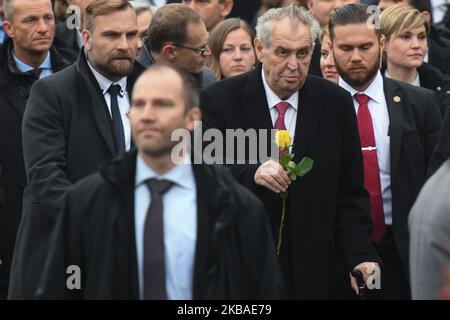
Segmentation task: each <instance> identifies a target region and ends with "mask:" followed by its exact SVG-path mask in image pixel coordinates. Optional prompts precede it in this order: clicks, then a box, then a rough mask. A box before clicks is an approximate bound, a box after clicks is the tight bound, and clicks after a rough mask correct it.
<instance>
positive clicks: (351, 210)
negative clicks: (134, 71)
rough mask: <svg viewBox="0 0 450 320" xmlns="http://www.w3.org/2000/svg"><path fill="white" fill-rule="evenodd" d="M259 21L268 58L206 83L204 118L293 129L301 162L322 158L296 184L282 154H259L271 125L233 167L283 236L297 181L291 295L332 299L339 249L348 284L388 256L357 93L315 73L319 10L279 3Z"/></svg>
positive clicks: (223, 127) (286, 265)
mask: <svg viewBox="0 0 450 320" xmlns="http://www.w3.org/2000/svg"><path fill="white" fill-rule="evenodd" d="M256 29H257V40H256V42H255V47H256V52H257V56H258V59H259V61H260V62H261V64H260V65H259V66H257V67H256V68H255V69H254V70H253V71H251V72H250V73H247V74H244V75H241V76H237V77H233V78H230V79H226V80H223V81H220V82H218V83H217V84H214V85H211V86H209V87H208V88H206V89H205V90H204V91H203V93H202V96H201V106H202V111H203V115H204V120H205V124H204V127H207V128H216V129H219V130H220V131H221V132H223V133H226V131H227V129H235V130H239V129H242V130H244V131H246V130H248V129H256V130H261V131H259V132H260V133H264V132H265V133H267V130H271V129H274V128H275V129H287V130H288V131H289V132H290V134H291V136H292V137H293V144H294V145H293V147H292V152H293V153H294V154H295V158H294V161H295V162H296V163H297V162H299V161H300V159H301V158H302V157H303V156H309V157H310V158H312V159H313V160H314V168H313V170H312V171H311V172H310V173H308V175H307V176H305V177H303V178H301V179H300V180H297V181H295V182H292V183H290V180H289V178H288V176H287V174H286V172H284V170H283V169H282V167H281V166H280V165H279V163H278V162H276V161H274V160H268V161H266V160H264V159H262V158H261V157H258V158H257V159H252V157H251V155H249V150H250V149H251V147H252V146H255V145H256V146H258V147H259V151H261V148H262V146H265V145H267V144H269V145H270V134H268V135H267V136H266V137H263V135H260V137H259V139H258V141H257V143H253V142H251V141H249V140H250V139H246V141H245V142H244V143H245V150H247V154H246V158H245V159H244V160H246V161H245V164H236V163H237V161H236V162H235V164H234V165H232V166H231V167H232V171H233V173H234V175H235V176H236V177H237V179H238V180H239V181H240V182H241V183H242V184H244V185H245V186H247V187H248V188H249V189H251V190H252V191H253V192H254V193H255V194H256V195H258V196H259V197H260V199H261V200H262V201H263V202H264V204H265V206H266V208H267V211H268V213H269V218H270V220H271V223H272V228H273V233H274V236H275V239H277V238H278V237H277V236H278V230H279V223H280V216H281V209H282V201H281V197H280V194H279V193H280V192H282V191H286V190H287V189H289V197H288V200H287V210H286V216H285V224H284V231H283V243H282V246H281V250H280V254H279V259H280V262H281V266H282V271H283V276H284V285H285V286H284V298H290V299H327V298H329V297H330V295H329V293H330V291H329V288H330V282H331V281H332V280H333V278H335V277H336V276H338V275H337V274H336V273H335V272H333V270H332V261H333V256H334V255H336V254H337V252H339V253H342V254H343V257H344V260H345V261H346V267H347V269H346V271H345V273H344V272H343V273H342V274H341V275H340V276H341V277H342V276H345V277H346V279H347V283H348V284H350V279H349V276H348V273H349V272H350V270H352V269H353V268H357V269H359V270H361V271H362V272H363V275H364V276H365V278H366V279H367V278H368V275H369V274H370V272H371V271H373V270H374V269H375V268H376V267H377V262H379V258H378V256H377V254H376V252H375V249H374V248H373V247H372V245H371V243H370V232H369V231H370V213H369V199H368V195H367V192H366V191H365V190H364V185H363V163H362V158H361V152H360V148H361V147H360V144H359V138H358V129H357V123H356V116H355V113H354V111H353V105H352V99H351V97H350V95H349V94H348V93H347V92H346V91H345V90H343V89H342V88H339V87H338V86H336V85H334V84H332V83H331V82H329V81H326V80H323V79H320V78H317V77H314V76H308V68H309V64H310V62H311V55H312V51H313V43H314V39H315V38H316V37H317V34H318V32H319V25H318V23H317V21H316V20H315V19H314V18H313V17H312V15H311V13H310V12H308V11H307V10H305V9H304V8H299V7H296V6H293V5H291V6H288V7H284V8H277V9H271V10H269V11H268V12H266V13H265V14H264V15H263V16H262V17H260V18H259V20H258V26H257V28H256ZM239 147H240V148H242V146H241V145H240V146H239ZM227 155H229V154H226V156H227ZM227 160H229V159H228V158H227ZM234 160H236V158H234ZM239 160H242V159H239ZM353 280H354V279H353Z"/></svg>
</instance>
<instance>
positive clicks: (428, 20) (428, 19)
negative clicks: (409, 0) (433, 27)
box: [422, 11, 431, 25]
mask: <svg viewBox="0 0 450 320" xmlns="http://www.w3.org/2000/svg"><path fill="white" fill-rule="evenodd" d="M422 15H423V18H424V19H425V23H426V24H428V25H430V23H431V14H430V13H429V12H428V11H422Z"/></svg>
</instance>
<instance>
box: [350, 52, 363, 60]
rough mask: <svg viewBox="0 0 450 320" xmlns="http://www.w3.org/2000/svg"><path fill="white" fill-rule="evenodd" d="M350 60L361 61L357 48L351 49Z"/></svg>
mask: <svg viewBox="0 0 450 320" xmlns="http://www.w3.org/2000/svg"><path fill="white" fill-rule="evenodd" d="M352 61H361V54H360V52H359V50H358V49H355V50H353V52H352Z"/></svg>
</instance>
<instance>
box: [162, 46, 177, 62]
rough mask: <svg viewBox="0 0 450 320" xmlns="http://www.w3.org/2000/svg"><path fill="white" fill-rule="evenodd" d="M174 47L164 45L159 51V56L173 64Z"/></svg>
mask: <svg viewBox="0 0 450 320" xmlns="http://www.w3.org/2000/svg"><path fill="white" fill-rule="evenodd" d="M174 48H175V47H174V46H173V45H171V44H165V45H164V46H163V48H162V49H161V55H162V57H163V58H164V59H165V60H168V61H170V62H173V61H174V60H175V58H176V54H175V49H174Z"/></svg>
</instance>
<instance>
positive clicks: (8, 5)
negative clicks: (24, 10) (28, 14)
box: [3, 0, 16, 21]
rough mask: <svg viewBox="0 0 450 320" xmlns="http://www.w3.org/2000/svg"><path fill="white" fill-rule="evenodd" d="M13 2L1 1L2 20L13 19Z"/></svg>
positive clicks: (9, 0) (11, 0)
mask: <svg viewBox="0 0 450 320" xmlns="http://www.w3.org/2000/svg"><path fill="white" fill-rule="evenodd" d="M14 2H15V0H5V1H4V2H3V15H4V20H7V21H12V20H13V19H14V13H15V11H16V10H15V8H14Z"/></svg>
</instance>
